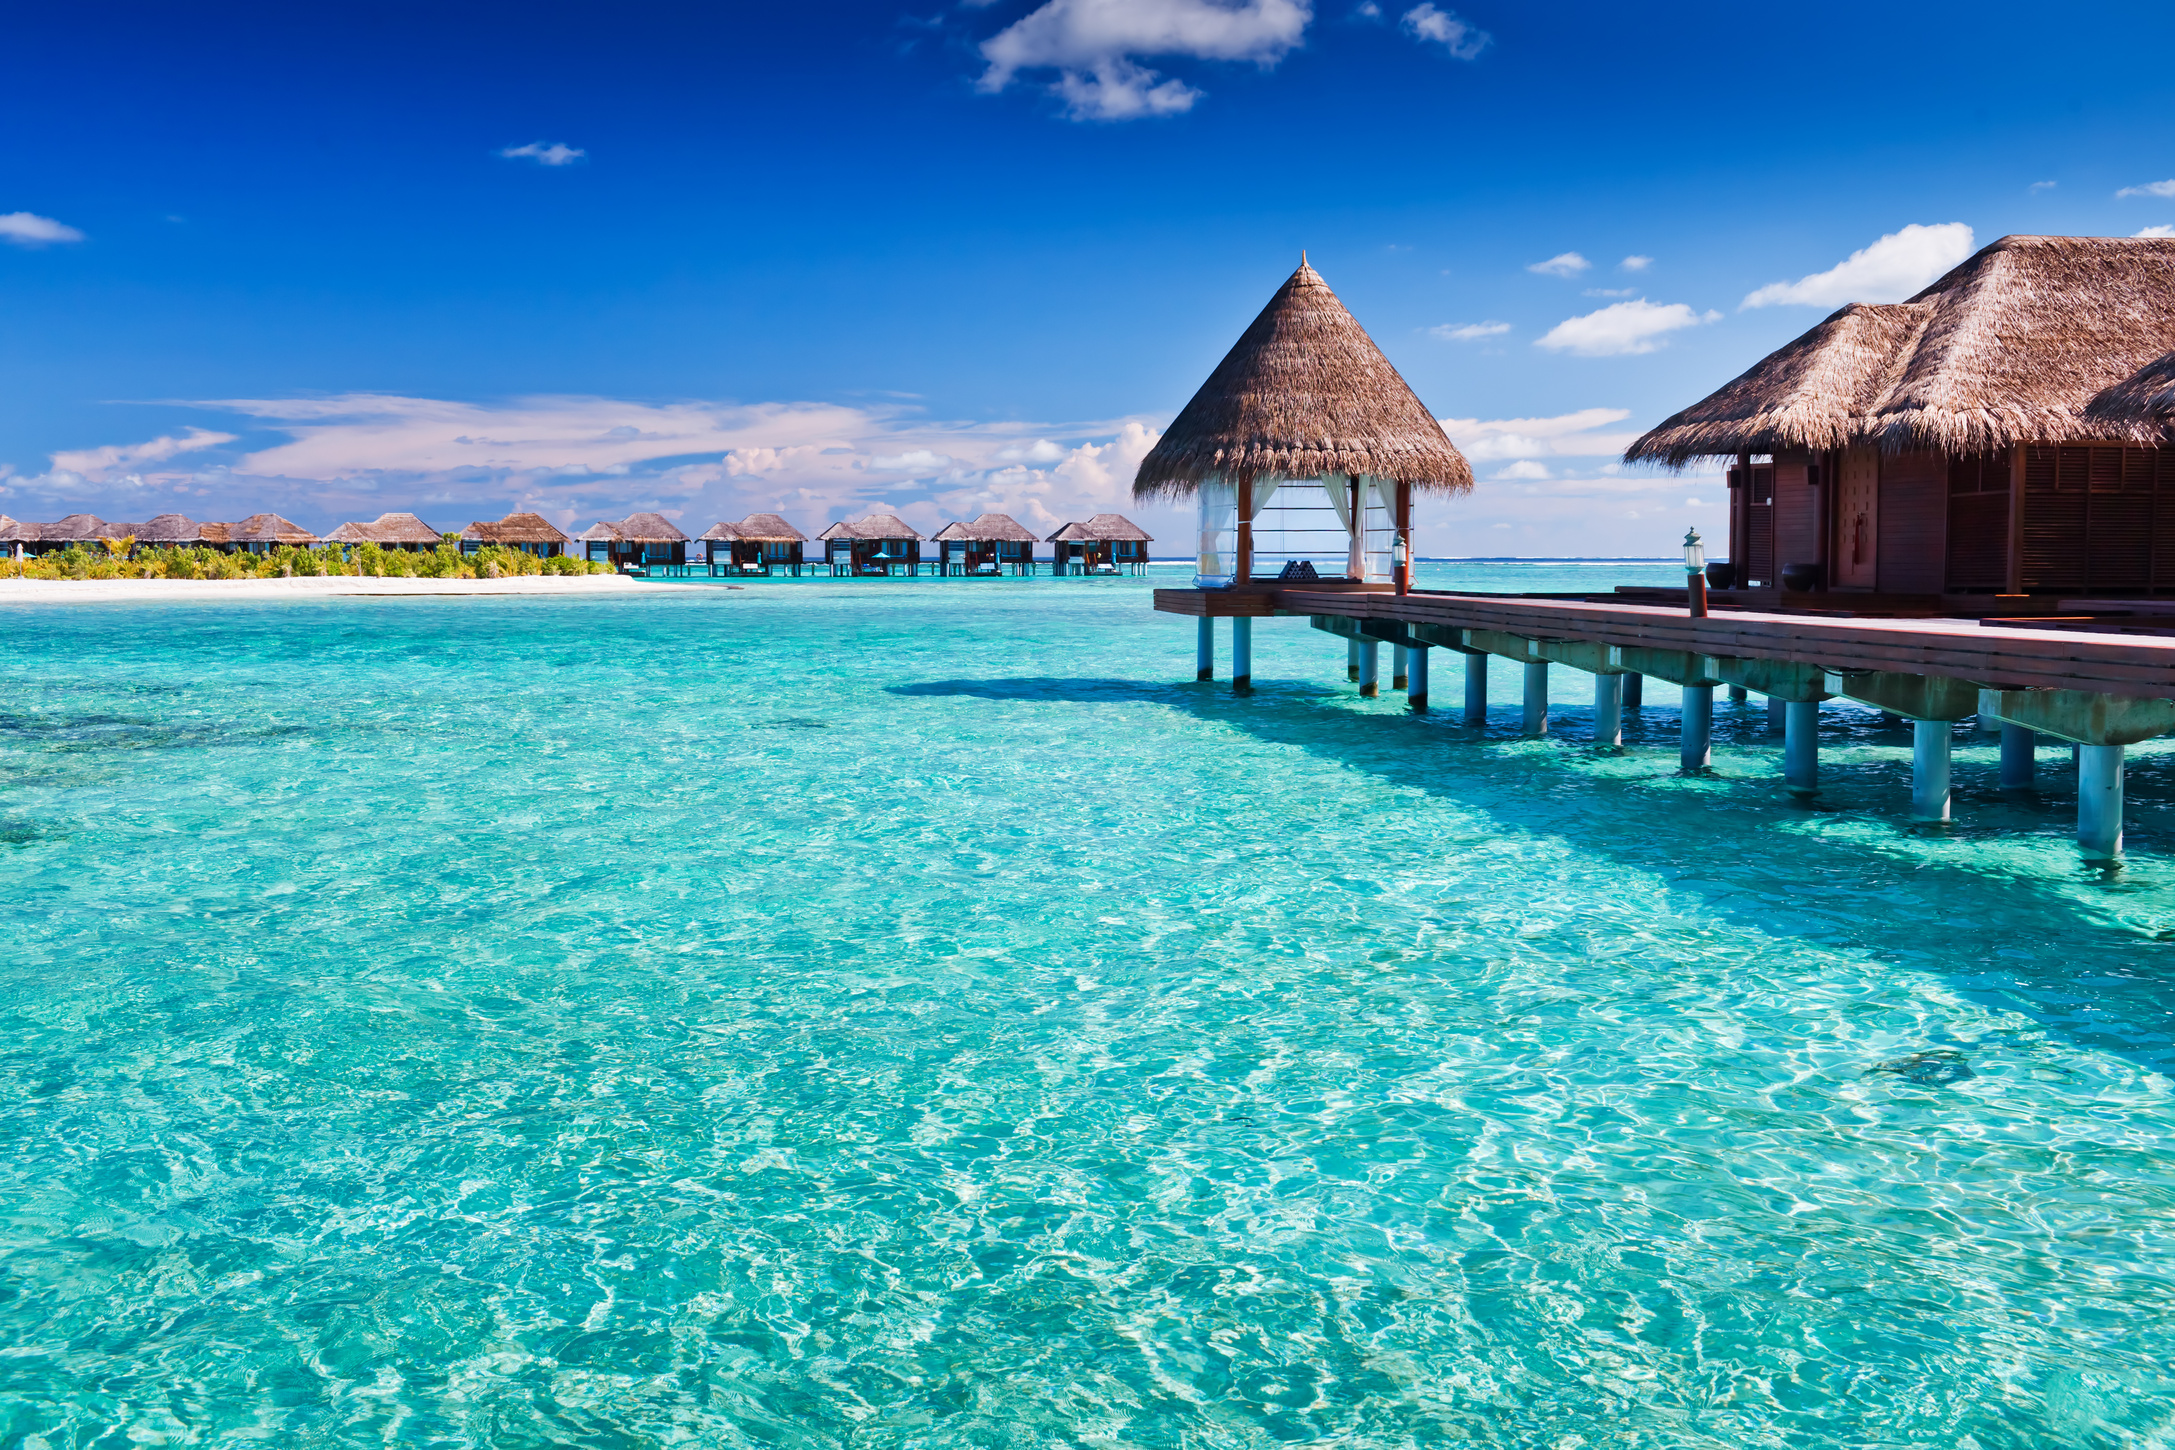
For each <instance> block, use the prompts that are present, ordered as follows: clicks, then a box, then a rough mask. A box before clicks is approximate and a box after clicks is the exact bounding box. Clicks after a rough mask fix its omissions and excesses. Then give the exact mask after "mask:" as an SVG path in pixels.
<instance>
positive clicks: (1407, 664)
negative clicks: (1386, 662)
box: [1390, 644, 1412, 690]
mask: <svg viewBox="0 0 2175 1450" xmlns="http://www.w3.org/2000/svg"><path fill="white" fill-rule="evenodd" d="M1390 648H1391V649H1393V650H1395V651H1396V653H1394V654H1392V655H1391V656H1390V688H1391V689H1393V690H1402V689H1404V688H1406V684H1405V682H1406V681H1407V680H1409V679H1411V678H1412V662H1411V661H1410V660H1409V659H1407V658H1406V656H1407V655H1409V654H1411V653H1412V651H1410V650H1408V649H1406V648H1405V647H1404V646H1403V645H1401V644H1399V645H1392V646H1390Z"/></svg>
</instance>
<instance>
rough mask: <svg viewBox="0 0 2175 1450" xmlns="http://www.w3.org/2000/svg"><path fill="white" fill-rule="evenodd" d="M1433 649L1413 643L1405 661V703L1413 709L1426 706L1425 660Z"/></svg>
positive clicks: (1417, 709)
mask: <svg viewBox="0 0 2175 1450" xmlns="http://www.w3.org/2000/svg"><path fill="white" fill-rule="evenodd" d="M1433 654H1434V651H1433V650H1431V649H1429V648H1427V646H1425V645H1415V646H1414V647H1413V649H1412V652H1411V655H1410V657H1409V658H1408V659H1407V660H1406V661H1405V669H1406V680H1407V683H1406V685H1405V703H1406V704H1408V705H1410V706H1412V708H1413V709H1414V710H1415V711H1420V710H1425V709H1426V708H1427V662H1428V659H1429V657H1430V656H1432V655H1433Z"/></svg>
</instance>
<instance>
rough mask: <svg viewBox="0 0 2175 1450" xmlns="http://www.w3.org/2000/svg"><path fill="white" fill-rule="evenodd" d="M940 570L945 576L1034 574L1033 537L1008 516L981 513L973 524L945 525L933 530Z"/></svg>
mask: <svg viewBox="0 0 2175 1450" xmlns="http://www.w3.org/2000/svg"><path fill="white" fill-rule="evenodd" d="M934 542H935V543H936V545H937V546H938V548H937V559H938V565H937V567H938V568H939V570H940V571H941V572H943V573H945V574H960V575H974V574H1002V573H1003V572H1004V571H1005V570H1006V569H1010V570H1011V571H1012V572H1013V573H1014V574H1032V573H1034V572H1035V536H1034V535H1033V534H1031V533H1029V532H1028V531H1027V530H1026V529H1025V528H1022V527H1021V526H1020V524H1019V522H1018V521H1017V520H1016V519H1014V518H1013V517H1012V516H1011V515H1010V514H983V515H982V516H981V517H980V518H978V519H976V520H975V521H974V522H973V523H971V524H968V523H958V524H946V525H945V526H944V527H943V528H941V529H938V530H937V531H936V538H935V540H934Z"/></svg>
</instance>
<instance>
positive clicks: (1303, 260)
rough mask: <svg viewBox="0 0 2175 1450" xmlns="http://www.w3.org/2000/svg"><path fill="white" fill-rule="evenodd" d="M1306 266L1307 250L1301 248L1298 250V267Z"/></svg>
mask: <svg viewBox="0 0 2175 1450" xmlns="http://www.w3.org/2000/svg"><path fill="white" fill-rule="evenodd" d="M1306 264H1307V249H1306V248H1305V247H1301V248H1300V249H1299V265H1300V266H1302V267H1304V266H1305V265H1306Z"/></svg>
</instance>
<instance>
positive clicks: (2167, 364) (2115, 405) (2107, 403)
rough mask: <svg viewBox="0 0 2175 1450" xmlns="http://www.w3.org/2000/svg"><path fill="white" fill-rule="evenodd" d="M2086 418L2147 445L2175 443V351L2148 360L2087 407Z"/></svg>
mask: <svg viewBox="0 0 2175 1450" xmlns="http://www.w3.org/2000/svg"><path fill="white" fill-rule="evenodd" d="M2084 416H2085V418H2086V419H2087V420H2088V421H2090V422H2091V423H2092V424H2094V425H2095V426H2097V427H2099V428H2102V429H2109V430H2113V431H2114V432H2117V433H2119V434H2120V435H2121V436H2122V437H2123V438H2125V439H2127V440H2128V441H2130V442H2132V443H2142V444H2144V445H2146V446H2147V447H2153V446H2158V445H2170V444H2175V352H2170V353H2165V354H2163V355H2161V356H2160V357H2156V358H2154V359H2153V360H2152V361H2151V362H2149V363H2146V364H2145V365H2144V366H2143V367H2141V368H2139V369H2138V370H2137V371H2136V372H2134V373H2131V374H2130V375H2129V376H2128V377H2126V378H2124V379H2123V380H2122V381H2121V382H2119V383H2116V384H2115V385H2114V386H2113V387H2111V388H2105V389H2102V390H2101V391H2100V394H2099V396H2097V397H2095V398H2094V399H2092V401H2091V402H2090V403H2089V404H2087V405H2086V406H2085V410H2084Z"/></svg>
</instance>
